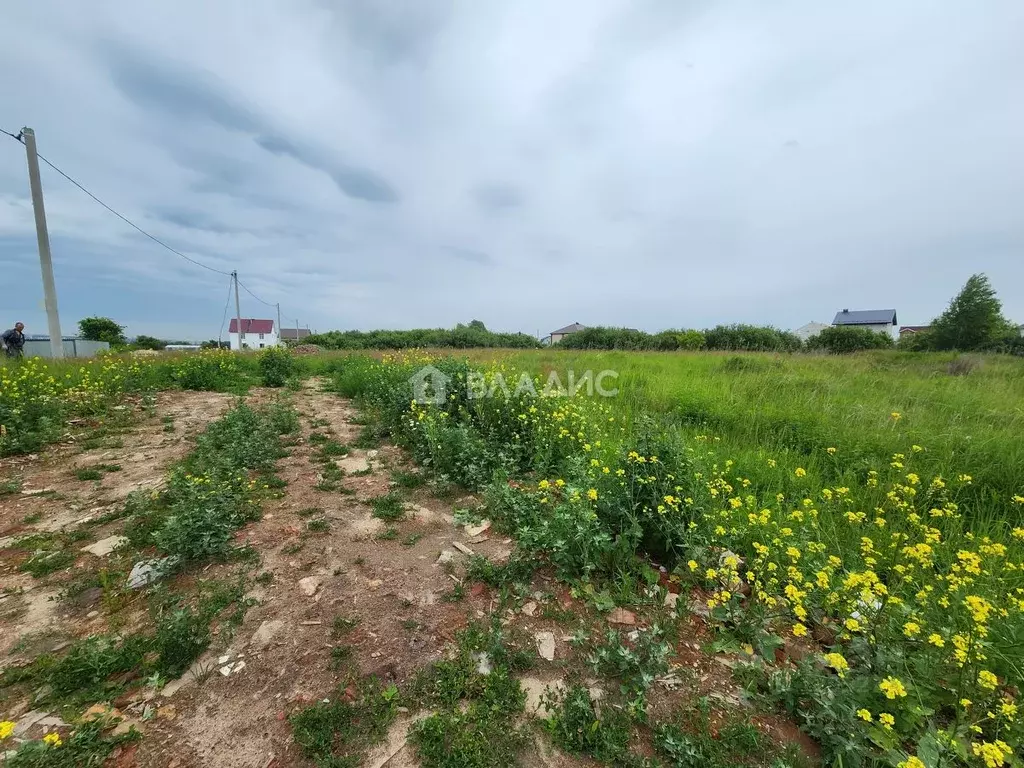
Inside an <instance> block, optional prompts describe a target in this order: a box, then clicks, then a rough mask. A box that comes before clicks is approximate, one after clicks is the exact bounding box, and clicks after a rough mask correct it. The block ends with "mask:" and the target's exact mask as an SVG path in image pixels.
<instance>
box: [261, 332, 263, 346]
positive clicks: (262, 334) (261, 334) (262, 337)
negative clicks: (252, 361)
mask: <svg viewBox="0 0 1024 768" xmlns="http://www.w3.org/2000/svg"><path fill="white" fill-rule="evenodd" d="M262 338H263V334H262V333H261V334H260V339H262ZM260 346H261V347H262V346H263V345H262V344H260Z"/></svg>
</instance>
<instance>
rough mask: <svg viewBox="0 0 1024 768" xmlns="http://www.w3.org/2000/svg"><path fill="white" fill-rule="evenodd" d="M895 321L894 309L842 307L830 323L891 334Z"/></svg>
mask: <svg viewBox="0 0 1024 768" xmlns="http://www.w3.org/2000/svg"><path fill="white" fill-rule="evenodd" d="M896 322H897V321H896V310H895V309H844V310H842V311H841V312H836V316H835V319H834V320H833V321H832V325H836V326H842V327H850V328H867V329H868V330H869V331H875V332H877V333H888V334H890V335H891V334H892V331H893V328H895V327H896Z"/></svg>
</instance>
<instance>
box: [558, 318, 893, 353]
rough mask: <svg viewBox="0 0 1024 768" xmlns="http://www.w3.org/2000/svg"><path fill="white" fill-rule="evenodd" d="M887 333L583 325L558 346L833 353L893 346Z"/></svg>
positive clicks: (755, 326) (731, 327)
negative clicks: (650, 330) (647, 330)
mask: <svg viewBox="0 0 1024 768" xmlns="http://www.w3.org/2000/svg"><path fill="white" fill-rule="evenodd" d="M893 344H894V342H893V339H892V337H891V336H889V335H888V334H884V333H875V332H874V331H869V330H867V329H864V328H841V327H833V328H826V329H825V330H824V331H822V332H821V333H820V334H818V335H817V336H813V337H811V338H810V339H809V340H808V341H806V342H804V341H802V340H801V339H800V337H799V336H797V335H796V334H795V333H790V332H789V331H783V330H780V329H778V328H773V327H771V326H759V325H743V324H738V325H716V326H715V327H714V328H709V329H706V330H703V331H698V330H694V329H687V330H667V331H661V332H660V333H645V332H644V331H637V330H634V329H632V328H586V329H584V330H582V331H578V332H576V333H573V334H571V335H569V336H566V337H565V338H564V339H562V340H561V341H560V342H558V344H557V345H556V346H558V347H559V348H561V349H623V350H660V351H673V350H699V349H708V350H722V351H729V352H741V351H742V352H799V351H801V350H804V349H806V350H810V351H824V352H831V353H834V354H841V353H845V352H856V351H859V350H863V349H885V348H887V347H892V346H893Z"/></svg>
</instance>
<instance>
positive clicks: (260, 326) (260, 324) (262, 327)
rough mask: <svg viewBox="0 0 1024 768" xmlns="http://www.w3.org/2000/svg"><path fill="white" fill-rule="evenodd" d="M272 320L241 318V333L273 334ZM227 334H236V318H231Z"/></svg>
mask: <svg viewBox="0 0 1024 768" xmlns="http://www.w3.org/2000/svg"><path fill="white" fill-rule="evenodd" d="M273 332H274V321H273V320H259V319H257V318H254V317H243V318H242V333H273ZM228 333H238V318H237V317H232V318H231V323H230V324H229V325H228Z"/></svg>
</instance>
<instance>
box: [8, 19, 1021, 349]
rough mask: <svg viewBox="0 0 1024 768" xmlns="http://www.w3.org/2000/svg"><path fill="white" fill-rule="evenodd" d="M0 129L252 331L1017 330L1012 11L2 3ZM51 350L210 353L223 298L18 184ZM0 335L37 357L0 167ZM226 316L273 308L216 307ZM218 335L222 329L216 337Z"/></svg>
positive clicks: (16, 225)
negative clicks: (39, 221) (99, 328)
mask: <svg viewBox="0 0 1024 768" xmlns="http://www.w3.org/2000/svg"><path fill="white" fill-rule="evenodd" d="M3 15H4V23H3V24H2V25H0V71H2V72H4V73H6V75H5V77H4V78H3V79H2V84H0V128H3V129H5V130H8V131H12V132H14V133H17V132H18V130H20V128H21V127H22V126H30V127H32V128H33V129H34V130H35V132H36V135H37V139H38V145H39V151H40V153H42V154H43V155H44V156H45V157H47V158H48V159H49V160H51V161H52V162H53V163H55V164H56V165H57V166H59V167H60V168H61V169H62V170H64V171H65V172H66V173H67V174H69V175H71V176H72V177H74V178H75V179H77V180H78V181H79V182H80V183H82V184H83V185H85V186H86V187H87V188H89V189H90V190H91V191H92V192H93V193H94V194H95V195H97V196H98V197H99V198H101V199H102V200H104V201H105V202H106V203H108V204H109V205H110V206H112V207H113V208H115V209H117V210H118V211H119V212H120V213H122V214H123V215H125V216H127V217H128V218H129V219H131V220H132V221H134V222H135V223H136V224H137V225H138V226H140V227H141V228H143V229H144V230H146V231H147V232H149V233H151V234H152V235H154V236H155V237H158V238H159V239H161V240H163V241H164V242H166V243H167V244H168V245H170V246H171V247H173V248H175V249H176V250H178V251H181V252H182V253H185V254H187V255H189V256H190V257H192V258H194V259H196V260H199V261H201V262H203V263H205V264H207V265H209V266H211V267H213V268H214V269H217V270H221V271H226V272H230V271H231V270H232V269H237V270H238V271H239V275H240V278H241V281H242V284H243V285H244V286H246V287H247V288H248V289H250V290H251V292H252V294H255V295H256V296H258V297H259V298H260V299H262V300H264V301H265V302H268V303H269V304H276V303H278V302H280V305H281V312H282V320H283V324H284V325H285V326H289V325H294V323H295V322H298V323H300V324H301V325H302V326H303V327H305V326H307V325H308V326H309V327H311V328H313V329H315V330H319V331H325V330H329V329H353V328H356V329H364V330H368V329H373V328H411V327H451V326H453V325H454V324H455V323H458V322H469V321H470V320H472V319H479V320H482V321H484V323H486V324H487V326H488V327H489V328H492V329H495V330H503V331H523V332H526V333H530V334H539V335H543V334H546V333H548V332H550V331H551V330H553V329H556V328H559V327H561V326H564V325H567V324H569V323H572V322H580V323H583V324H584V325H614V326H628V327H635V328H641V329H644V330H648V331H657V330H661V329H664V328H686V327H697V328H703V327H710V326H713V325H716V324H718V323H733V322H747V323H756V324H771V325H775V326H777V327H781V328H796V327H798V326H801V325H803V324H804V323H807V322H809V321H812V320H813V321H824V322H829V321H831V319H832V317H833V315H834V314H835V313H836V311H838V310H840V309H843V308H851V309H872V308H895V309H896V310H897V313H898V319H899V322H900V323H901V324H923V323H926V322H928V321H929V320H930V319H931V318H932V317H934V316H935V315H937V314H938V313H939V312H941V311H942V310H943V308H944V307H945V305H946V304H947V302H948V301H949V299H950V298H951V297H952V296H953V294H955V293H956V291H957V290H958V289H959V287H960V286H961V285H962V284H963V283H964V281H965V280H966V279H967V277H968V276H969V275H971V274H972V273H975V272H985V273H986V274H988V276H989V277H990V279H991V280H992V283H993V285H994V286H995V288H996V290H997V292H998V294H999V296H1000V298H1001V299H1002V301H1003V307H1004V312H1005V313H1006V314H1007V315H1008V316H1009V317H1010V318H1011V319H1014V320H1016V321H1017V322H1024V216H1021V211H1022V210H1024V142H1022V141H1021V137H1022V136H1024V98H1021V97H1022V94H1024V46H1021V45H1020V30H1021V29H1022V28H1024V3H1020V2H1019V1H1018V0H987V1H986V2H984V3H963V2H955V1H954V0H939V1H938V2H936V1H935V0H927V1H925V0H906V1H905V2H899V3H893V2H874V1H873V0H867V1H865V2H857V3H853V2H847V3H832V2H830V3H822V2H812V1H811V0H807V1H806V2H775V3H763V2H756V1H754V0H749V1H747V2H743V1H741V0H737V2H729V3H721V2H711V1H710V0H708V1H705V0H686V1H685V2H684V1H683V0H558V1H557V2H551V0H544V1H543V2H541V1H540V0H515V2H512V1H511V0H503V1H501V2H499V0H473V2H469V1H468V0H462V1H459V2H457V1H456V0H338V1H336V2H327V0H223V1H222V2H216V3H210V2H205V1H201V0H174V2H169V1H167V0H151V1H150V2H143V3H140V2H138V0H128V1H125V2H122V1H121V0H95V1H94V2H90V3H80V2H75V1H74V0H33V2H31V3H9V4H6V5H5V8H4V12H3ZM42 178H43V187H44V191H45V196H46V213H47V219H48V223H49V230H50V237H51V244H52V251H53V263H54V271H55V276H56V283H57V292H58V297H59V305H60V313H61V321H62V325H63V328H64V330H65V332H66V333H67V332H69V331H71V330H73V329H74V326H75V324H76V323H77V321H78V320H79V319H80V318H82V317H85V316H90V315H102V316H109V317H113V318H114V319H116V320H117V321H118V322H120V323H121V324H124V325H126V326H127V328H128V333H129V335H135V334H139V333H145V334H150V335H156V336H160V337H162V338H180V339H207V338H215V337H217V335H218V332H219V329H220V327H221V324H222V321H223V318H224V314H225V308H226V307H227V309H228V310H229V311H230V312H232V313H233V312H234V306H233V297H230V298H231V301H230V302H229V301H228V299H229V290H228V288H229V285H228V278H227V277H225V276H223V275H221V274H217V273H216V272H213V271H209V270H206V269H202V268H200V267H196V266H194V265H192V264H190V263H188V262H186V261H185V260H183V259H181V258H179V257H178V256H176V255H174V254H172V253H170V252H168V251H167V250H164V249H163V248H161V247H160V246H158V245H157V244H155V243H154V242H152V241H151V240H149V239H147V238H145V237H144V236H143V235H141V234H139V233H138V232H136V231H135V230H133V229H131V228H130V227H129V226H127V225H126V224H125V223H124V222H122V221H120V220H119V219H117V218H116V217H114V216H112V215H111V214H110V213H108V212H107V211H105V210H104V209H103V208H101V207H100V206H99V205H97V204H96V203H95V202H93V201H92V200H91V199H89V198H88V197H86V196H85V195H84V194H82V193H81V192H80V191H79V190H77V189H76V188H74V187H73V186H71V185H70V184H69V183H68V182H67V181H65V180H64V179H62V178H61V177H60V176H59V175H57V174H56V173H55V172H53V171H52V170H51V169H49V168H48V167H46V166H45V165H44V166H43V174H42ZM0 275H2V278H0V286H2V287H3V292H2V299H0V325H4V327H8V326H9V325H11V324H13V322H14V321H15V320H23V321H24V322H25V323H26V325H27V326H28V327H27V329H26V331H27V332H29V333H32V332H39V333H44V332H45V329H46V321H45V313H44V311H43V303H42V283H41V279H40V272H39V265H38V252H37V249H36V239H35V230H34V221H33V216H32V207H31V200H30V198H29V194H28V181H27V171H26V160H25V151H24V148H23V147H21V146H19V145H18V144H17V143H15V142H14V141H13V140H11V139H9V138H7V137H5V136H2V135H0ZM241 311H242V315H243V316H244V317H270V318H273V317H274V315H275V309H273V308H272V307H268V306H266V305H264V304H261V303H259V302H258V301H257V300H256V299H254V298H253V297H252V295H250V294H248V293H247V292H245V291H243V292H242V295H241ZM225 332H226V331H225Z"/></svg>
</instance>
